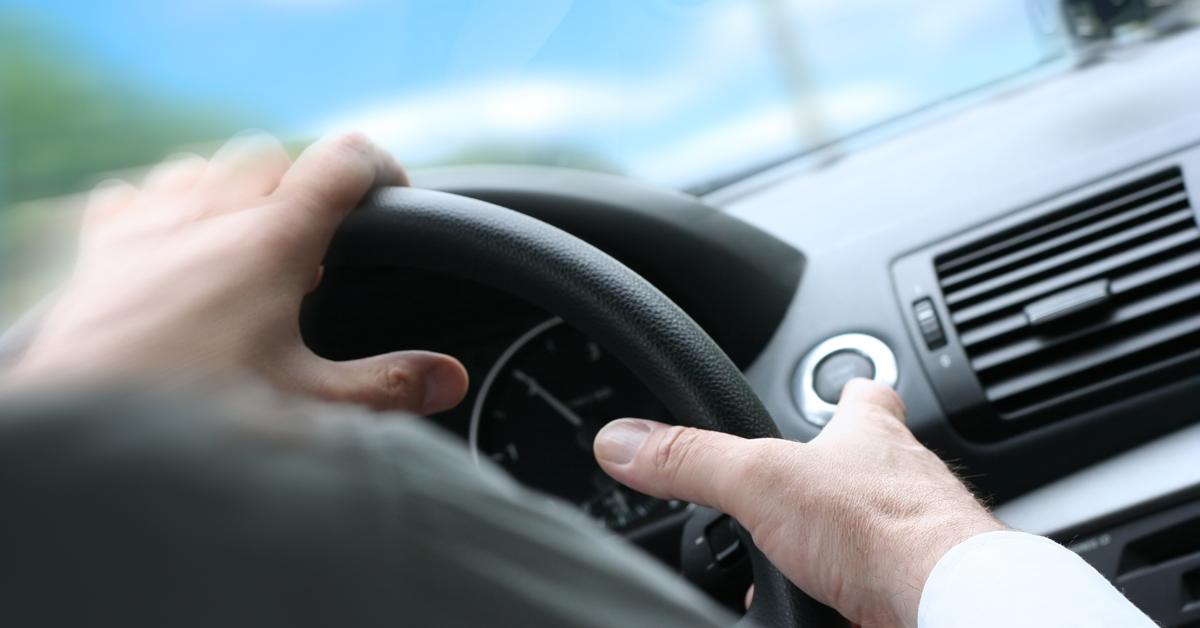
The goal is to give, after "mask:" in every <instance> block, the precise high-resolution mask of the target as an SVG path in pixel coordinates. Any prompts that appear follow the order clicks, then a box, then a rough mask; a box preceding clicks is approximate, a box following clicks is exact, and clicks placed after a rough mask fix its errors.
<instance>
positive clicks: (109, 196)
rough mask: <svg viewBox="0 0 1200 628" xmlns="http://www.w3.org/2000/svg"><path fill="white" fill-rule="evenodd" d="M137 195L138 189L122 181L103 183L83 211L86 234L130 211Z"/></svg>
mask: <svg viewBox="0 0 1200 628" xmlns="http://www.w3.org/2000/svg"><path fill="white" fill-rule="evenodd" d="M137 195H138V190H137V188H135V187H133V186H132V185H130V184H129V183H127V182H125V181H122V180H120V179H109V180H107V181H103V182H101V183H100V184H99V185H97V186H96V187H95V189H93V190H92V192H91V194H89V195H88V200H87V206H86V207H85V208H84V211H83V230H84V232H88V231H91V230H92V229H95V228H96V227H97V226H99V225H102V224H104V223H106V222H108V221H110V220H112V219H113V218H114V217H116V216H117V215H119V214H120V213H121V212H123V211H125V210H126V209H128V208H129V207H130V206H131V205H133V203H134V201H135V200H136V199H137Z"/></svg>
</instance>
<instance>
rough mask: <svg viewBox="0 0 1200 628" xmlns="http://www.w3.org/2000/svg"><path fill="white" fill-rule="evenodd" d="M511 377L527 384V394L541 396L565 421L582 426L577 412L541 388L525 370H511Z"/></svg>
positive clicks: (581, 420)
mask: <svg viewBox="0 0 1200 628" xmlns="http://www.w3.org/2000/svg"><path fill="white" fill-rule="evenodd" d="M513 378H514V379H516V380H517V381H519V382H521V383H522V384H525V385H526V386H528V387H529V394H531V395H533V396H535V397H541V399H542V401H545V402H546V404H547V405H549V406H550V407H551V408H554V411H555V412H557V413H558V414H559V415H560V416H562V418H564V419H566V420H567V423H570V424H571V425H574V426H575V427H583V418H582V417H580V416H579V415H578V414H575V411H574V410H572V409H570V408H568V407H567V405H566V404H565V403H563V402H561V401H559V400H558V397H555V396H554V395H552V394H550V391H548V390H546V389H545V388H542V385H541V384H539V383H538V381H537V380H536V379H534V378H532V377H530V376H529V375H528V374H526V373H525V371H522V370H520V369H517V370H515V371H513Z"/></svg>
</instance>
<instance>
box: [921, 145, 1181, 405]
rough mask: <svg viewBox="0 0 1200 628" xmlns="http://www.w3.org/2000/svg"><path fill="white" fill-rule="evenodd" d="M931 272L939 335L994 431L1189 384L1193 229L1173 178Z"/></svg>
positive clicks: (1127, 191) (1112, 193) (971, 249)
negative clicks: (959, 353) (958, 360)
mask: <svg viewBox="0 0 1200 628" xmlns="http://www.w3.org/2000/svg"><path fill="white" fill-rule="evenodd" d="M934 263H935V267H936V272H937V278H938V283H939V285H940V286H941V289H942V293H943V295H944V297H945V304H946V307H947V309H948V310H949V313H950V319H951V320H950V324H951V325H952V326H953V327H954V329H955V330H956V331H957V333H958V337H959V341H960V342H961V344H962V346H963V349H964V351H965V352H966V355H967V357H968V360H969V362H970V365H971V367H972V369H973V370H974V372H975V374H976V375H977V377H978V379H979V382H980V384H981V385H982V386H983V390H984V393H985V394H986V396H987V400H988V401H989V403H990V404H991V405H992V407H994V408H995V410H996V411H997V412H998V413H999V414H1000V416H1001V417H1002V418H1004V419H1006V420H1011V421H1024V420H1036V419H1041V420H1045V419H1048V418H1051V417H1061V416H1065V415H1066V414H1069V413H1072V412H1078V411H1083V410H1087V409H1090V408H1093V407H1097V406H1099V405H1102V404H1104V403H1106V402H1107V401H1110V400H1113V399H1118V398H1123V397H1127V396H1129V395H1131V394H1136V393H1138V392H1142V391H1145V390H1149V389H1151V388H1154V387H1157V386H1160V385H1163V384H1166V383H1169V382H1171V381H1173V380H1177V379H1179V378H1181V377H1184V376H1187V375H1195V374H1197V373H1200V230H1198V229H1197V226H1196V218H1195V216H1194V214H1193V212H1192V209H1191V207H1190V205H1189V202H1188V197H1187V191H1186V189H1185V187H1184V181H1183V176H1182V173H1181V172H1180V170H1179V169H1178V168H1172V169H1169V170H1165V171H1162V172H1159V173H1157V174H1154V175H1151V176H1148V177H1145V178H1143V179H1140V180H1138V181H1135V182H1133V183H1130V184H1127V185H1123V186H1121V187H1119V188H1115V189H1112V190H1109V191H1107V192H1105V193H1102V194H1099V195H1096V196H1093V197H1091V198H1089V199H1087V200H1084V201H1081V202H1078V203H1075V204H1073V205H1071V206H1068V207H1064V208H1062V209H1060V210H1057V211H1054V212H1051V213H1049V214H1047V215H1044V216H1042V217H1040V218H1038V219H1036V220H1034V221H1031V222H1027V223H1025V224H1023V225H1020V226H1018V227H1015V228H1011V229H1008V230H1005V231H1003V232H1000V233H998V234H995V235H992V236H990V237H988V238H985V239H983V240H979V241H976V242H974V243H972V244H970V245H968V246H964V247H959V248H958V249H956V250H954V251H951V252H950V253H947V254H944V255H941V256H939V257H938V258H936V259H935V262H934Z"/></svg>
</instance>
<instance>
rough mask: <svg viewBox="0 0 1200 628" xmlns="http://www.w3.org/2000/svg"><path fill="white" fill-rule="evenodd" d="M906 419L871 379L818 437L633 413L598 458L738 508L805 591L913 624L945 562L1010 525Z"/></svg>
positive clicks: (605, 435) (692, 498) (671, 490)
mask: <svg viewBox="0 0 1200 628" xmlns="http://www.w3.org/2000/svg"><path fill="white" fill-rule="evenodd" d="M904 419H905V409H904V404H903V403H902V402H901V400H900V397H899V396H898V395H897V394H896V393H895V392H894V391H893V390H892V389H890V388H888V387H886V386H884V385H882V384H878V383H875V382H871V381H867V380H862V379H858V380H853V381H851V382H850V383H849V384H847V385H846V388H845V390H844V391H843V393H842V398H841V403H840V404H839V405H838V410H837V413H836V414H835V415H834V417H833V419H832V420H831V421H830V422H829V424H828V425H827V426H826V427H825V429H824V430H823V431H822V432H821V434H820V435H819V436H817V437H816V438H815V439H813V440H812V441H811V442H809V443H798V442H792V441H787V440H778V439H757V440H747V439H743V438H739V437H737V436H732V435H729V434H722V433H719V432H709V431H705V430H700V429H696V428H689V427H681V426H672V425H664V424H661V423H656V422H653V421H646V420H641V419H619V420H617V421H613V422H612V423H610V424H608V425H607V426H606V427H605V428H604V429H603V430H601V431H600V433H599V434H598V435H597V436H596V441H595V454H596V458H597V459H598V460H599V462H600V465H601V467H603V468H604V470H605V471H606V472H607V473H608V474H609V475H611V476H612V477H614V478H615V479H617V480H618V481H620V482H622V483H624V484H626V485H628V486H630V487H632V488H634V489H636V490H639V491H642V492H644V493H647V494H650V495H654V496H657V497H661V498H664V499H681V500H685V501H689V502H693V503H697V504H701V505H705V506H710V507H713V508H716V509H718V510H721V511H723V512H726V513H729V514H730V515H732V516H733V517H735V518H736V519H737V520H738V521H740V522H741V523H742V525H744V526H745V527H746V528H747V529H748V530H749V531H750V533H751V534H752V535H753V537H754V541H755V543H756V544H757V545H758V546H759V547H760V548H761V549H762V550H763V552H764V553H766V555H767V557H768V558H769V559H770V560H771V562H773V563H774V564H775V565H776V566H777V567H778V568H779V569H780V570H781V571H783V573H784V575H786V576H787V577H788V578H789V579H790V580H791V581H792V582H793V583H795V584H796V586H798V587H800V588H801V589H803V590H804V591H805V592H807V593H808V594H809V595H811V596H812V597H813V598H815V599H817V600H818V601H820V602H823V603H825V604H827V605H829V606H832V607H833V608H835V609H837V610H838V612H840V613H841V614H842V615H844V616H845V617H846V618H847V619H849V620H851V621H853V622H855V623H857V624H860V625H861V626H864V627H872V628H873V627H910V626H916V624H917V608H918V605H919V602H920V598H921V590H922V588H923V586H924V583H925V580H926V579H927V578H928V577H929V574H930V572H931V571H932V570H933V567H934V565H935V564H936V563H937V561H938V559H940V558H941V557H942V555H943V554H945V553H946V552H947V551H949V550H950V549H951V548H952V547H954V546H955V545H957V544H958V543H960V542H962V541H964V540H966V539H968V538H970V537H972V536H975V535H977V534H981V533H984V532H991V531H995V530H1002V529H1004V526H1003V525H1002V524H1001V523H1000V522H999V521H997V520H996V519H995V518H994V517H992V516H991V514H990V513H989V512H988V510H987V509H986V508H985V507H984V506H983V505H982V504H981V503H980V502H979V501H978V500H977V499H976V498H975V497H974V496H973V495H972V494H971V492H970V491H969V490H968V489H967V488H966V487H965V486H964V485H963V483H962V482H961V481H960V480H959V479H958V478H957V477H956V476H955V475H954V473H953V472H952V471H951V470H950V469H949V468H948V467H947V466H946V464H945V463H943V462H942V461H941V460H940V459H939V458H938V457H937V456H936V455H934V454H933V452H931V451H929V450H928V449H926V448H925V447H924V446H923V445H921V443H919V442H917V439H916V438H914V437H913V435H912V433H911V432H910V431H909V430H908V428H907V427H906V426H905V424H904Z"/></svg>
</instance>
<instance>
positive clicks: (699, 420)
mask: <svg viewBox="0 0 1200 628" xmlns="http://www.w3.org/2000/svg"><path fill="white" fill-rule="evenodd" d="M325 264H326V266H327V267H329V268H331V269H334V268H357V269H363V268H396V267H406V268H422V269H426V270H432V271H439V272H444V273H448V274H451V275H455V276H458V277H462V278H465V279H471V280H474V281H478V282H480V283H483V284H486V285H489V286H493V287H496V288H499V289H502V290H506V291H508V292H510V293H512V294H515V295H517V296H519V297H521V298H523V299H525V300H527V301H529V302H530V303H532V304H534V305H536V306H538V307H541V308H542V309H544V310H546V311H549V312H553V313H555V314H557V315H559V316H561V317H562V318H564V319H565V320H566V321H568V322H569V323H570V324H571V325H572V326H574V327H576V328H578V329H579V330H581V331H583V332H584V333H586V334H588V335H590V336H591V337H592V338H594V339H595V340H596V341H597V342H599V343H600V344H601V345H602V346H604V347H605V348H606V349H607V350H608V351H609V353H611V354H612V355H614V356H615V357H616V358H617V359H618V360H620V361H621V362H622V363H623V364H624V365H625V366H626V367H627V368H628V369H629V370H630V371H631V372H633V373H634V374H635V375H636V376H637V377H638V378H639V379H640V380H641V381H642V382H643V383H644V384H645V385H646V387H647V388H648V389H649V390H650V391H651V392H652V393H654V394H655V395H656V396H657V397H658V399H659V400H660V401H661V402H662V403H663V405H664V406H666V408H667V409H668V410H669V411H670V413H671V415H672V416H674V417H676V418H677V419H678V420H679V421H680V422H681V423H684V424H686V425H691V426H695V427H701V428H705V429H710V430H719V431H723V432H728V433H730V434H735V435H738V436H742V437H745V438H769V437H774V438H778V437H779V436H780V433H779V428H778V427H777V426H776V425H775V422H774V421H773V420H772V419H771V416H770V415H769V414H768V413H767V411H766V409H765V408H764V407H763V405H762V402H761V401H759V399H758V397H757V396H756V395H755V394H754V392H753V391H752V390H751V389H750V386H749V384H748V383H747V382H746V380H745V378H744V377H743V376H742V374H741V372H740V371H738V369H737V367H736V366H734V364H733V362H731V361H730V359H729V358H728V357H727V356H726V355H725V353H724V352H722V351H721V349H720V347H718V346H717V345H716V343H715V342H713V340H712V339H711V338H709V336H708V335H707V334H706V333H705V332H704V331H703V330H701V329H700V327H699V326H698V325H697V324H696V323H695V321H693V320H692V319H691V318H690V317H688V315H687V314H685V313H684V312H683V310H681V309H680V308H679V307H678V306H677V305H675V304H674V303H673V302H672V301H671V300H670V299H668V298H667V297H666V296H665V295H663V294H662V293H661V292H659V291H658V289H656V288H655V287H654V286H652V285H651V284H650V283H649V282H647V281H646V280H645V279H643V278H642V277H640V276H639V275H637V274H636V273H634V272H633V271H632V270H630V269H629V268H627V267H625V266H624V265H623V264H621V263H620V262H618V261H616V260H615V259H613V258H611V257H609V256H608V255H607V254H605V253H604V252H602V251H600V250H599V249H597V248H595V247H593V246H591V245H590V244H587V243H586V242H584V241H582V240H580V239H578V238H576V237H574V236H572V235H570V234H568V233H566V232H565V231H562V230H560V229H558V228H556V227H553V226H551V225H548V224H546V223H544V222H541V221H539V220H536V219H534V218H531V217H529V216H526V215H524V214H521V213H518V212H515V211H512V210H510V209H505V208H503V207H500V206H498V205H493V204H491V203H486V202H483V201H479V200H475V199H470V198H466V197H463V196H457V195H453V194H447V193H443V192H435V191H431V190H421V189H413V188H386V189H382V190H379V191H377V192H375V193H374V194H372V195H371V196H370V197H368V198H367V199H366V201H365V202H364V203H363V204H362V206H361V207H360V208H359V209H358V210H356V211H355V212H352V213H351V214H350V216H349V217H348V218H347V219H346V221H345V222H344V223H343V225H342V226H341V228H340V230H339V231H338V233H337V234H336V236H335V237H334V240H333V242H332V244H331V247H330V250H329V254H328V255H327V257H326V261H325ZM798 480H799V479H798ZM739 534H740V535H741V536H742V542H743V543H744V544H745V545H746V547H747V548H748V550H749V554H750V559H751V564H752V570H753V575H754V583H755V594H754V601H753V604H752V605H751V607H750V610H749V612H748V613H747V615H746V617H745V618H744V619H743V620H742V621H741V622H740V623H739V626H741V625H756V626H798V627H801V628H835V627H844V626H847V625H848V623H847V622H846V620H845V619H843V618H842V617H841V615H839V614H838V613H837V612H836V611H834V610H832V609H830V608H829V607H827V606H824V605H822V604H820V603H818V602H817V601H815V600H813V599H812V598H811V597H809V596H808V595H806V594H805V593H803V592H802V591H800V590H799V589H797V588H796V587H795V586H794V585H792V584H791V583H790V582H789V581H788V580H787V579H786V578H785V577H784V576H783V574H782V573H780V572H779V570H777V569H776V568H775V567H774V565H772V564H771V563H770V562H768V561H767V559H766V557H765V556H764V555H763V554H762V552H761V551H759V550H758V549H757V548H756V547H754V544H753V542H752V540H751V539H750V536H749V534H748V533H746V532H745V530H744V529H740V526H739Z"/></svg>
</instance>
